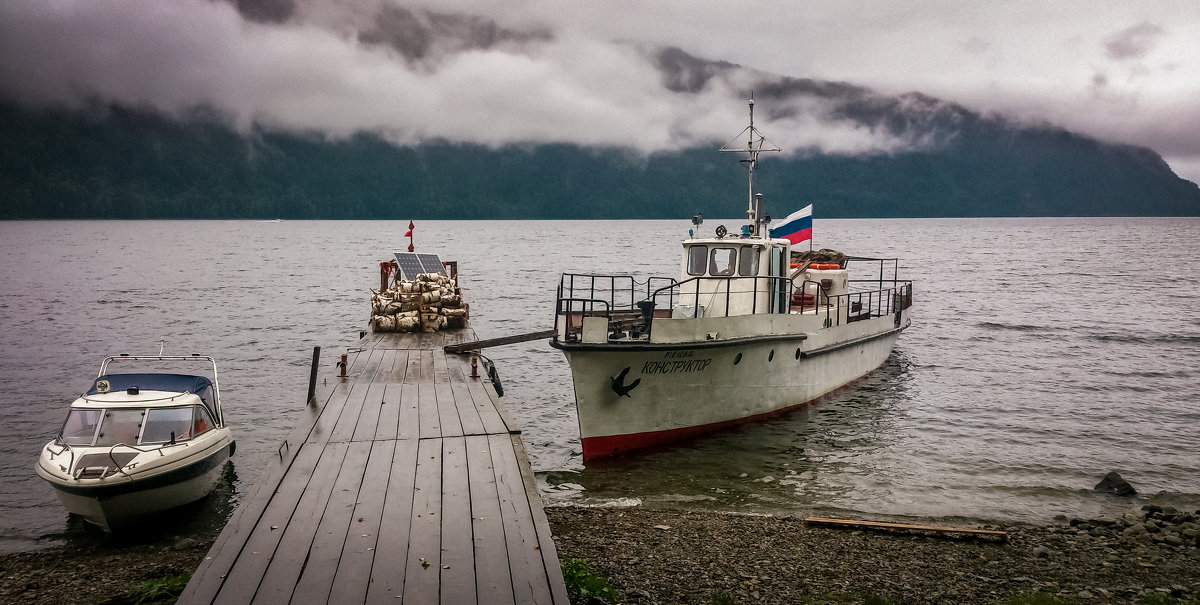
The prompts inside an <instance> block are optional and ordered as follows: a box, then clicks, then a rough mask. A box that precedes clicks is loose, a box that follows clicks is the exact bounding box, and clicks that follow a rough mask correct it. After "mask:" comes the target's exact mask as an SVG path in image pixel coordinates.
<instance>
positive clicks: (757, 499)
mask: <svg viewBox="0 0 1200 605" xmlns="http://www.w3.org/2000/svg"><path fill="white" fill-rule="evenodd" d="M719 222H721V221H712V220H710V221H708V222H706V223H705V225H704V226H703V228H704V229H706V230H707V229H710V228H713V227H715V226H716V225H717V224H718V223H719ZM724 222H725V224H727V225H728V226H731V227H733V226H736V225H739V224H740V223H739V222H738V221H735V220H730V221H724ZM690 227H691V225H690V224H689V223H688V221H686V220H684V221H610V222H569V221H419V222H418V224H417V230H416V245H417V249H418V251H421V252H437V253H439V254H440V255H441V257H442V259H443V260H457V261H459V263H460V269H461V272H462V283H463V286H464V287H465V288H466V290H467V292H466V294H467V296H468V300H469V302H470V303H471V305H472V308H471V314H472V325H473V327H474V328H475V330H476V332H477V333H478V335H479V336H480V337H481V338H491V337H498V336H505V335H511V334H516V333H523V332H532V331H537V330H544V329H548V328H549V327H551V326H552V321H553V303H554V300H553V297H554V289H555V286H556V285H557V282H558V277H559V274H561V273H562V272H564V271H566V272H597V273H620V272H633V273H635V274H640V275H642V276H647V275H651V274H657V275H674V274H675V273H676V271H677V256H678V252H679V240H680V239H681V238H682V237H684V236H686V234H687V230H688V228H690ZM406 229H407V221H403V222H401V221H396V222H379V221H363V222H357V221H310V222H253V221H244V222H240V221H211V222H210V221H127V222H96V221H80V222H57V221H56V222H5V223H0V261H2V262H0V283H3V288H2V289H0V330H2V332H0V333H2V334H3V341H2V342H0V550H4V551H12V550H25V549H31V548H37V547H38V546H40V545H46V544H51V543H61V542H64V541H66V542H72V541H75V542H84V541H88V542H92V541H97V540H104V539H105V538H104V537H103V536H102V535H98V534H97V533H96V532H93V531H89V530H88V529H87V528H85V527H84V525H83V524H82V523H81V522H80V521H79V520H77V519H74V518H68V516H67V515H66V513H65V512H64V511H63V510H62V508H61V507H60V505H59V504H58V502H57V500H56V499H55V497H54V495H53V492H52V491H51V489H50V488H49V487H48V486H47V485H45V484H44V483H43V482H42V481H41V480H40V479H38V478H37V476H36V475H35V474H34V472H33V463H34V459H35V457H36V455H37V453H38V451H39V448H40V447H41V446H42V445H43V444H44V443H45V442H46V441H47V440H49V439H51V438H52V437H53V436H54V434H55V433H56V432H57V431H58V428H59V424H60V423H61V421H62V419H63V418H64V416H65V410H66V406H67V404H68V402H69V401H70V400H71V399H72V398H74V397H76V396H78V395H79V393H81V392H82V391H83V390H85V389H86V388H87V387H88V386H89V385H90V382H91V379H92V377H93V376H94V375H95V372H96V370H97V369H98V366H99V363H100V361H101V359H102V358H103V357H104V356H106V355H109V354H116V353H131V354H132V353H157V352H158V350H159V346H160V344H159V343H160V341H165V347H166V352H167V353H174V354H188V353H201V354H210V355H213V356H214V357H216V358H217V359H218V364H219V370H220V385H221V388H222V398H223V401H224V404H225V408H226V416H227V418H228V420H229V421H230V422H231V424H232V426H233V428H234V432H235V436H236V438H237V440H238V450H237V455H236V456H235V464H234V467H233V471H232V472H231V473H230V474H229V476H228V478H227V481H226V482H225V483H224V484H223V485H222V487H221V489H220V491H219V492H218V493H217V495H216V496H215V497H213V498H209V499H207V500H206V501H204V502H202V503H201V504H199V505H197V506H194V507H190V508H188V509H185V510H183V511H181V512H180V513H179V514H177V515H174V516H176V517H183V518H182V519H170V518H168V519H165V520H160V521H159V522H158V523H157V525H156V526H154V527H148V528H147V530H146V534H147V535H148V536H151V537H154V536H160V535H161V536H162V537H163V539H170V538H171V537H173V536H176V535H181V534H188V533H207V534H210V535H211V534H213V533H215V532H217V531H219V528H220V524H221V521H222V519H223V518H224V516H225V515H227V514H229V512H230V511H231V510H232V507H233V506H234V505H236V503H237V502H238V501H239V500H240V498H241V497H242V494H244V493H246V492H247V491H248V488H249V486H250V485H251V484H252V483H253V481H254V480H255V478H256V477H257V476H258V474H259V470H260V469H261V468H262V467H263V465H264V464H265V463H266V462H267V460H268V459H269V457H270V456H271V455H272V453H273V452H274V449H275V448H276V447H277V446H278V445H279V444H280V443H281V442H282V440H283V438H284V436H285V435H286V434H287V433H288V432H289V431H290V429H291V428H292V426H293V425H294V424H295V422H296V420H297V418H299V414H300V411H301V409H302V406H303V400H304V395H305V390H306V387H307V378H308V370H309V363H310V360H311V355H312V347H313V346H314V345H319V346H321V347H322V350H323V358H324V360H325V361H324V364H323V366H324V367H323V368H322V370H323V375H331V374H332V373H333V365H332V364H333V361H334V360H335V359H336V357H337V354H338V353H340V352H341V351H344V350H345V349H346V348H348V347H350V346H352V345H353V344H354V342H355V341H356V340H357V336H358V332H359V331H360V330H363V329H365V326H366V321H367V314H368V311H369V303H368V297H369V292H368V288H371V287H378V286H377V285H378V263H379V261H382V260H387V259H388V258H389V256H390V252H391V251H392V250H396V249H402V248H403V247H405V246H406V244H407V242H406V241H405V240H404V238H402V235H403V233H404V232H405V230H406ZM815 232H816V235H817V239H816V244H817V246H818V247H833V248H837V249H840V250H842V251H844V252H847V253H851V254H856V255H864V256H886V257H899V258H900V259H901V272H902V277H910V278H911V279H913V280H914V291H915V296H914V300H915V309H914V312H913V325H912V327H911V328H910V329H908V330H907V331H905V332H904V333H903V334H902V335H901V337H900V340H899V343H898V345H897V347H896V349H895V352H894V353H893V355H892V356H891V358H890V359H889V360H888V361H887V362H886V363H885V364H884V365H883V367H881V368H880V369H879V370H878V371H876V372H875V373H873V374H871V375H870V376H868V377H867V378H865V379H862V380H860V381H858V382H856V383H854V384H853V385H851V386H850V387H848V388H845V389H842V390H840V391H838V392H836V393H835V394H834V395H832V396H830V397H827V398H825V399H824V400H822V401H821V402H819V403H817V404H815V405H812V406H809V407H807V408H804V409H802V410H800V411H798V412H796V413H794V414H791V415H788V416H785V417H783V418H778V419H775V420H772V421H770V422H765V423H759V424H752V425H747V426H743V427H740V428H737V429H734V430H731V431H728V432H724V433H720V434H717V435H713V436H710V437H706V438H702V439H695V440H692V441H688V442H685V443H681V444H678V445H676V446H672V447H667V448H663V449H658V450H654V451H650V452H646V453H643V454H638V455H632V456H629V457H625V458H621V459H618V460H611V461H603V462H601V463H594V464H589V465H587V466H586V467H585V466H584V465H583V463H582V459H581V457H580V455H579V436H578V431H577V427H576V424H575V411H574V399H573V394H572V390H571V386H570V375H569V370H568V368H567V365H566V362H565V361H564V359H563V357H562V355H561V353H559V352H558V351H555V350H553V349H551V348H550V347H549V346H548V345H547V344H546V343H545V342H540V341H538V342H529V343H523V344H518V345H511V346H508V347H502V348H497V349H489V350H488V351H487V354H488V355H489V356H490V357H491V358H492V359H493V360H495V361H496V363H497V366H498V369H499V371H500V376H501V378H502V379H503V382H504V387H505V397H504V399H503V401H504V403H505V404H506V405H507V406H508V408H509V410H510V412H511V413H512V415H513V416H514V417H515V418H516V420H517V421H518V423H520V424H521V425H522V427H523V429H524V432H523V435H522V437H523V439H524V441H525V444H526V447H527V449H528V451H529V454H530V458H531V460H532V463H533V466H534V468H535V470H536V471H537V473H538V477H539V480H540V483H541V487H542V489H543V495H544V496H545V497H546V498H547V500H548V501H550V502H552V503H553V502H577V503H583V504H635V503H638V502H640V503H644V504H646V505H653V506H687V507H705V508H714V509H720V510H737V511H751V512H770V513H792V514H798V515H804V514H810V513H819V514H842V515H848V516H859V517H864V516H869V517H873V518H906V517H934V518H940V519H943V520H954V519H997V520H1011V521H1034V522H1044V521H1049V520H1051V519H1052V518H1053V517H1055V516H1056V515H1067V516H1099V515H1113V514H1119V513H1121V512H1123V511H1125V510H1127V509H1130V508H1135V507H1140V506H1141V505H1142V504H1145V503H1147V502H1155V503H1162V504H1174V505H1176V506H1180V507H1183V508H1187V509H1188V510H1191V509H1195V508H1198V507H1200V472H1197V471H1198V469H1200V255H1198V254H1197V246H1196V242H1197V241H1200V220H1198V219H1173V218H1172V219H1107V218H1106V219H984V220H975V219H970V220H930V219H910V220H886V221H884V220H820V219H818V220H817V221H816V222H815ZM1113 470H1116V471H1119V472H1120V473H1121V474H1122V475H1123V476H1124V477H1125V478H1126V479H1127V480H1129V481H1130V482H1131V483H1132V484H1133V485H1134V486H1135V487H1136V488H1138V490H1139V492H1140V493H1141V495H1139V496H1138V497H1137V498H1136V499H1132V500H1130V499H1121V498H1114V497H1109V496H1104V495H1099V494H1096V493H1094V492H1093V491H1092V490H1091V488H1092V487H1093V486H1094V485H1095V484H1096V483H1097V482H1098V481H1099V480H1100V478H1101V477H1103V476H1104V475H1105V474H1106V473H1108V472H1109V471H1113Z"/></svg>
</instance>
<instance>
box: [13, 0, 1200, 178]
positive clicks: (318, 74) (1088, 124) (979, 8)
mask: <svg viewBox="0 0 1200 605" xmlns="http://www.w3.org/2000/svg"><path fill="white" fill-rule="evenodd" d="M1157 23H1169V24H1170V27H1169V29H1168V28H1164V27H1163V26H1160V25H1156V24H1157ZM1198 25H1200V4H1197V3H1194V2H1179V1H1177V0H1146V2H1141V3H1130V4H1119V5H1110V6H1109V7H1108V8H1107V9H1106V10H1104V11H1098V10H1095V9H1094V7H1091V6H1090V5H1089V4H1088V3H1087V2H1082V1H1079V0H1064V1H1063V2H1058V3H1053V4H1049V5H1047V4H1044V3H1041V2H1034V1H1033V0H1015V1H1014V2H1011V3H996V4H986V5H985V4H975V3H972V4H964V3H962V2H960V1H959V0H919V1H917V2H913V3H903V4H901V3H894V2H890V1H887V0H862V1H861V2H856V3H779V4H771V5H769V6H767V5H764V6H758V5H755V6H746V5H741V4H729V3H699V4H698V3H696V2H694V0H659V1H657V2H654V3H645V2H637V1H634V0H608V1H606V2H603V3H563V2H561V1H560V0H514V1H513V2H505V3H496V2H494V0H172V1H171V2H142V1H138V0H53V1H44V2H42V1H32V0H30V1H25V0H15V1H13V2H5V3H0V96H2V97H4V98H6V99H9V100H15V101H18V102H21V103H24V104H27V105H35V106H36V105H47V104H54V105H58V106H67V107H76V108H87V107H95V106H103V105H106V104H120V105H126V106H131V107H141V108H151V109H154V110H157V111H159V112H162V113H163V114H166V115H175V116H181V117H182V116H189V115H193V114H194V113H195V112H196V111H198V110H200V111H204V112H205V113H206V114H208V115H212V114H217V115H222V116H225V118H226V119H227V120H228V121H229V123H230V124H231V125H233V126H234V127H236V128H238V129H241V130H243V131H247V132H248V131H250V130H252V129H255V128H263V129H277V130H288V131H301V132H310V133H316V134H320V135H323V136H326V137H330V138H340V137H346V136H351V135H353V134H355V133H358V132H374V133H377V134H379V135H381V136H383V137H385V138H387V139H388V140H391V141H393V142H395V143H398V144H410V143H416V142H420V141H423V140H430V139H441V140H448V141H466V142H474V143H480V144H485V145H493V146H496V145H504V144H512V143H516V144H525V143H548V142H554V143H575V144H581V145H605V146H621V147H627V148H630V149H635V150H640V151H643V152H653V151H658V150H664V149H673V148H678V147H681V146H691V145H697V144H706V145H707V144H712V143H716V144H720V143H722V142H724V141H726V140H728V138H729V137H730V136H732V135H733V134H736V133H737V132H738V131H740V130H741V128H742V127H743V126H744V123H743V122H744V120H745V102H746V100H747V99H748V97H749V95H750V94H751V93H754V94H755V95H756V97H757V98H758V99H760V100H761V101H762V102H761V103H760V104H759V106H758V107H759V110H760V111H762V112H763V114H762V115H763V116H764V119H763V121H762V122H761V123H760V127H762V128H763V129H764V130H765V131H766V132H767V134H768V135H769V136H770V137H771V139H772V140H773V141H774V142H776V143H777V144H779V145H780V146H782V147H784V148H785V150H791V151H801V152H805V153H808V152H825V153H841V154H857V153H888V152H892V151H896V150H899V149H909V148H913V147H920V146H924V145H936V144H938V142H939V141H943V140H945V139H946V138H947V137H949V136H953V125H954V123H955V116H957V115H958V114H959V113H960V110H961V108H962V107H967V108H971V109H973V110H977V111H982V112H996V113H1000V114H1003V115H1009V116H1012V117H1013V118H1014V119H1020V120H1031V121H1039V122H1053V123H1056V124H1059V125H1062V126H1065V127H1067V128H1071V129H1074V130H1077V131H1080V132H1082V133H1084V134H1091V135H1093V136H1098V137H1101V138H1105V139H1109V140H1114V141H1119V142H1126V143H1133V144H1140V145H1146V146H1149V147H1151V148H1154V149H1156V150H1158V151H1159V152H1160V153H1163V154H1164V155H1166V156H1167V158H1168V160H1169V161H1170V162H1171V163H1172V165H1173V166H1192V167H1193V168H1194V172H1193V173H1192V178H1196V177H1198V176H1200V126H1195V124H1196V121H1195V120H1193V121H1192V122H1190V123H1189V122H1187V121H1185V119H1191V118H1194V117H1195V115H1196V114H1197V113H1198V111H1197V108H1198V107H1200V100H1198V99H1200V37H1197V36H1192V35H1188V32H1189V31H1195V30H1196V28H1197V26H1198ZM917 91H919V92H917Z"/></svg>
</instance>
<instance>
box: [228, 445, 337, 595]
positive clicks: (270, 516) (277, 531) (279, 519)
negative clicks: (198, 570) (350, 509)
mask: <svg viewBox="0 0 1200 605" xmlns="http://www.w3.org/2000/svg"><path fill="white" fill-rule="evenodd" d="M308 449H309V450H310V451H313V452H315V453H317V454H319V455H320V456H321V459H320V461H319V462H318V464H317V466H316V467H315V468H314V469H313V471H312V473H311V474H310V475H308V476H307V477H302V476H301V475H300V474H289V476H288V477H287V479H286V480H285V482H284V483H286V484H287V485H286V486H285V485H281V486H280V491H281V492H282V494H280V495H277V496H276V497H275V498H272V501H271V504H272V506H271V507H269V508H268V510H267V512H266V514H264V515H263V518H262V522H261V523H260V524H259V525H258V526H257V527H255V528H254V531H253V532H252V533H251V535H250V538H249V539H248V540H247V541H246V543H245V548H244V549H243V551H242V553H241V556H240V557H239V558H238V561H237V564H236V565H235V566H233V568H232V570H231V571H230V573H229V577H228V579H227V580H226V581H225V586H224V587H222V589H221V599H222V600H228V601H229V602H238V603H245V602H249V601H250V600H251V599H252V598H254V595H255V594H256V593H258V592H259V590H261V585H262V584H263V580H264V577H265V576H266V574H267V570H268V568H269V566H270V564H271V563H276V562H277V561H276V556H277V555H281V556H282V557H284V558H286V557H288V556H292V557H294V556H295V553H296V550H297V548H296V543H297V542H300V543H302V544H303V552H308V545H309V544H310V543H311V542H312V534H311V532H310V531H309V529H308V528H309V527H312V528H315V527H316V524H315V523H312V522H311V520H312V519H313V518H314V517H316V518H320V513H319V511H320V510H322V509H324V507H325V501H327V500H328V499H329V494H330V492H331V491H332V488H333V478H335V477H336V476H337V472H338V469H339V468H340V467H341V464H342V459H343V458H344V456H345V453H346V448H345V446H344V445H340V444H339V445H335V446H334V447H332V448H327V449H324V450H321V449H319V448H315V447H314V448H308ZM306 453H307V452H306ZM306 479H307V480H306ZM304 495H307V496H308V498H303V496H304ZM301 502H303V503H304V504H305V506H303V507H300V506H299V504H300V503H301ZM289 528H290V529H291V530H292V532H293V535H292V536H290V537H289V539H288V548H287V549H284V550H279V549H278V546H279V545H280V544H281V543H282V542H283V539H284V538H285V536H287V534H288V529H289ZM281 530H282V531H281ZM279 564H280V567H281V569H289V568H295V569H296V570H297V571H298V570H299V569H300V567H301V566H300V565H291V566H290V567H289V565H288V563H287V562H286V561H280V562H279ZM294 587H295V583H294V581H285V582H283V583H274V584H271V585H269V586H268V588H267V591H265V592H264V596H263V598H264V602H266V601H265V599H268V598H270V597H271V596H274V595H276V594H285V595H287V596H286V597H285V599H286V598H290V596H291V594H292V590H293V589H294Z"/></svg>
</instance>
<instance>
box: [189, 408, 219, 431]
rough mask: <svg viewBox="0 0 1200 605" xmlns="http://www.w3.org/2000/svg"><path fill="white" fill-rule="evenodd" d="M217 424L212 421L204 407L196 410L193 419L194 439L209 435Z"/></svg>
mask: <svg viewBox="0 0 1200 605" xmlns="http://www.w3.org/2000/svg"><path fill="white" fill-rule="evenodd" d="M215 424H216V423H214V422H213V421H212V416H210V415H209V414H208V410H207V409H205V408H202V407H198V408H196V415H195V417H194V418H192V437H199V436H200V435H202V434H204V433H207V432H208V430H209V429H211V428H213V426H215Z"/></svg>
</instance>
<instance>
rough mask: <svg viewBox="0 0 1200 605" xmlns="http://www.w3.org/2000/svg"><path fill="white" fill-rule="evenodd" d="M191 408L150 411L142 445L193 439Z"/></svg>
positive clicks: (143, 432) (147, 414)
mask: <svg viewBox="0 0 1200 605" xmlns="http://www.w3.org/2000/svg"><path fill="white" fill-rule="evenodd" d="M192 415H193V411H192V408H191V406H188V407H186V408H163V409H153V410H148V411H147V413H146V428H145V430H143V431H142V443H167V442H169V441H172V440H174V441H182V440H184V439H191V438H192V434H191V431H192Z"/></svg>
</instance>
